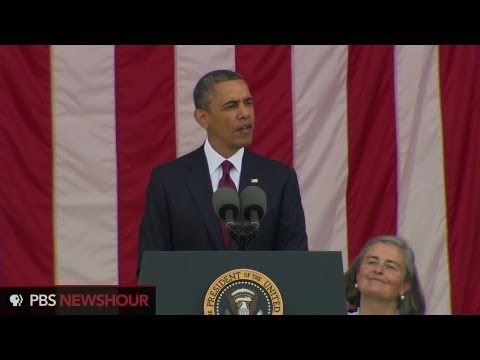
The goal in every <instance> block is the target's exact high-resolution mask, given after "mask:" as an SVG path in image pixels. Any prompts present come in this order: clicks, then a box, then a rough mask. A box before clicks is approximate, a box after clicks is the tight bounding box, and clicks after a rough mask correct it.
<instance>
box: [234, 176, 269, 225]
mask: <svg viewBox="0 0 480 360" xmlns="http://www.w3.org/2000/svg"><path fill="white" fill-rule="evenodd" d="M240 203H241V204H242V213H243V216H245V218H246V219H247V220H248V221H249V222H250V226H251V228H252V231H253V232H255V233H257V232H258V230H259V229H260V220H261V219H262V218H263V217H264V216H265V213H266V212H267V195H266V194H265V191H263V190H262V189H260V188H259V187H258V186H253V185H252V186H247V187H246V188H245V189H243V191H242V193H241V194H240Z"/></svg>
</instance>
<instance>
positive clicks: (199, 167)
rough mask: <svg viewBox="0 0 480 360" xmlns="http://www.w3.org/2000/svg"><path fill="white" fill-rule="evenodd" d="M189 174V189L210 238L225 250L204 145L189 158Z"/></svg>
mask: <svg viewBox="0 0 480 360" xmlns="http://www.w3.org/2000/svg"><path fill="white" fill-rule="evenodd" d="M186 161H187V167H188V170H189V173H188V176H187V185H188V190H189V191H190V194H191V196H192V199H193V201H194V203H195V206H196V207H197V209H198V211H199V213H200V216H201V217H202V218H203V220H204V222H205V225H206V227H207V230H208V233H209V235H210V239H211V240H212V242H213V244H214V245H215V247H216V248H217V249H218V250H223V240H222V233H221V231H220V223H219V218H218V217H217V216H216V214H215V211H214V210H213V204H212V195H213V189H212V182H211V179H210V174H209V172H208V163H207V158H206V156H205V152H204V150H203V146H201V147H200V148H198V149H197V150H195V152H193V153H192V156H191V157H189V158H188V160H186Z"/></svg>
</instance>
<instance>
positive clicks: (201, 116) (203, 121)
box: [193, 109, 210, 129]
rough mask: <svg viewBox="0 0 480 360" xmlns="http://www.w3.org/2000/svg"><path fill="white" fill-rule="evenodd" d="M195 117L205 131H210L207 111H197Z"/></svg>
mask: <svg viewBox="0 0 480 360" xmlns="http://www.w3.org/2000/svg"><path fill="white" fill-rule="evenodd" d="M193 116H194V117H195V120H197V123H198V125H200V126H201V127H202V128H204V129H208V127H209V126H210V123H209V122H208V120H209V118H208V113H207V112H206V111H205V110H202V109H195V112H194V113H193Z"/></svg>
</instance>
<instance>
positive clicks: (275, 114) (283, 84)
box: [235, 46, 293, 165]
mask: <svg viewBox="0 0 480 360" xmlns="http://www.w3.org/2000/svg"><path fill="white" fill-rule="evenodd" d="M291 57H292V56H291V47H290V46H237V47H236V49H235V63H236V70H237V71H238V72H239V73H240V74H242V75H243V77H244V78H245V80H246V81H247V83H248V85H249V86H250V91H251V92H252V96H253V99H254V102H255V119H256V121H255V133H254V139H253V143H252V146H251V148H252V150H254V151H256V152H258V153H260V154H263V155H265V156H268V157H270V158H272V159H276V160H280V161H282V162H284V163H286V164H288V165H292V164H293V123H292V122H293V120H292V118H293V115H292V64H291V62H292V61H291Z"/></svg>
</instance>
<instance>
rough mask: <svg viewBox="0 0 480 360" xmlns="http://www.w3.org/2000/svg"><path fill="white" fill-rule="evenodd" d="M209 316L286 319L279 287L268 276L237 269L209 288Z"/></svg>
mask: <svg viewBox="0 0 480 360" xmlns="http://www.w3.org/2000/svg"><path fill="white" fill-rule="evenodd" d="M203 313H204V314H205V315H282V314H283V301H282V296H281V294H280V291H279V289H278V287H277V286H276V285H275V283H274V282H273V281H272V280H271V279H270V278H268V277H267V276H266V275H265V274H262V273H261V272H258V271H256V270H251V269H235V270H231V271H228V272H226V273H224V274H222V275H220V276H219V277H218V278H217V279H216V280H215V281H214V282H213V283H212V285H210V287H209V288H208V291H207V294H206V295H205V301H204V303H203Z"/></svg>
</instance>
